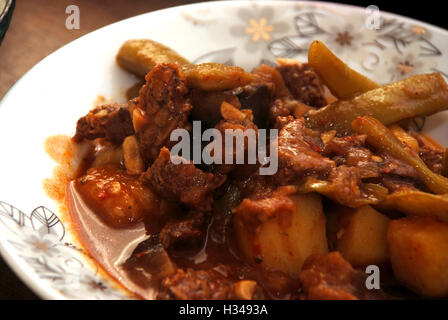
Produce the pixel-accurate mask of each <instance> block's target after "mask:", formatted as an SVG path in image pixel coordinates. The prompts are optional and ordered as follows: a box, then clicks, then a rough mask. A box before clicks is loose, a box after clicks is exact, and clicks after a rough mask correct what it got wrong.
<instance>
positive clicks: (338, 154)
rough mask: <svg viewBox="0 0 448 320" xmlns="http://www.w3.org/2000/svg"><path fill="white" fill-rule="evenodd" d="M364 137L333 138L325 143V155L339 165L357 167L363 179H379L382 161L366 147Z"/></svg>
mask: <svg viewBox="0 0 448 320" xmlns="http://www.w3.org/2000/svg"><path fill="white" fill-rule="evenodd" d="M364 142H365V137H364V136H347V137H343V138H338V137H335V136H334V137H333V138H332V139H331V140H329V141H327V143H325V147H324V150H323V154H324V155H326V156H328V157H330V158H331V159H333V160H335V162H336V164H337V165H347V166H350V167H356V168H357V169H358V170H359V173H360V176H361V179H367V178H378V177H379V176H380V162H382V159H381V158H380V157H377V156H375V155H373V153H372V152H371V151H370V150H369V149H368V148H366V147H365V146H364Z"/></svg>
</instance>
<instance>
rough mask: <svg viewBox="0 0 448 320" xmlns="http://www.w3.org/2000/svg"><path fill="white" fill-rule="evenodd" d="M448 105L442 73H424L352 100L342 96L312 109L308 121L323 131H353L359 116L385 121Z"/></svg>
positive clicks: (387, 123) (310, 125) (429, 111)
mask: <svg viewBox="0 0 448 320" xmlns="http://www.w3.org/2000/svg"><path fill="white" fill-rule="evenodd" d="M447 108H448V85H447V84H446V82H445V80H443V78H442V76H441V75H440V74H439V73H431V74H422V75H417V76H413V77H409V78H406V79H404V80H401V81H397V82H394V83H391V84H388V85H386V86H384V87H381V88H378V89H373V90H370V91H367V92H365V93H363V94H361V95H359V96H357V97H355V98H353V99H351V100H339V101H336V102H334V103H332V104H329V105H327V106H326V107H324V108H321V109H319V110H316V111H313V112H310V113H309V114H308V116H307V119H306V124H307V126H308V127H310V128H312V129H317V130H321V131H330V130H336V132H337V133H338V135H340V136H341V135H347V134H350V133H351V132H352V128H351V126H350V124H351V123H352V121H353V120H355V119H356V117H361V116H372V117H374V118H376V119H378V120H379V121H380V122H381V123H383V124H384V125H390V124H393V123H395V122H397V121H400V120H402V119H406V118H412V117H416V116H427V115H431V114H433V113H436V112H439V111H442V110H445V109H447Z"/></svg>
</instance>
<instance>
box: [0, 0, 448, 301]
mask: <svg viewBox="0 0 448 320" xmlns="http://www.w3.org/2000/svg"><path fill="white" fill-rule="evenodd" d="M369 17H372V16H371V15H370V16H369V15H368V14H367V13H366V12H365V9H364V8H356V7H350V6H343V5H333V4H329V3H318V2H313V3H309V2H308V3H304V2H286V1H285V2H284V1H263V2H258V3H254V2H245V1H231V2H227V1H222V2H207V3H199V4H194V5H188V6H181V7H175V8H170V9H166V10H161V11H156V12H151V13H147V14H143V15H140V16H137V17H134V18H130V19H127V20H124V21H121V22H118V23H115V24H112V25H110V26H107V27H104V28H102V29H99V30H97V31H95V32H92V33H90V34H88V35H86V36H84V37H82V38H80V39H78V40H76V41H73V42H72V43H70V44H68V45H66V46H65V47H63V48H61V49H59V50H57V51H56V52H55V53H53V54H51V55H50V56H48V57H47V58H45V59H44V60H42V61H41V62H40V63H38V64H37V65H36V66H35V67H34V68H32V69H31V70H30V71H29V72H28V73H27V74H26V75H25V76H24V77H23V78H22V79H20V81H18V82H17V83H16V84H15V85H14V87H13V88H12V89H11V90H10V91H9V92H8V94H7V95H6V96H5V97H4V99H3V100H2V101H1V104H0V200H1V201H2V202H0V251H1V254H2V256H3V257H4V258H5V260H6V261H7V262H8V264H9V265H10V266H11V268H12V269H13V270H14V271H15V272H16V273H17V274H18V276H19V277H20V278H21V279H22V280H23V281H24V282H25V283H26V284H27V285H28V286H29V287H31V288H32V289H33V290H34V291H35V292H36V293H37V294H38V295H39V296H41V297H42V298H47V299H65V298H69V299H70V298H77V299H83V298H86V299H101V298H108V299H110V298H127V297H128V296H127V295H126V294H125V293H124V292H123V291H121V290H119V289H116V288H115V286H114V284H113V283H112V282H111V281H110V280H108V279H105V278H104V277H100V276H99V274H98V268H96V267H95V265H94V264H92V263H90V262H89V261H88V259H87V257H86V255H85V254H84V253H83V251H82V249H80V248H78V247H76V246H75V245H73V243H76V242H73V238H72V236H73V234H72V232H71V231H70V228H69V227H68V225H67V223H66V224H65V225H64V224H63V223H62V222H61V221H60V220H59V219H58V218H57V216H60V212H58V205H57V203H55V202H54V201H53V200H51V199H50V198H48V197H47V195H46V194H45V192H44V191H43V189H42V181H43V180H44V179H45V178H47V177H50V176H51V174H52V169H53V167H54V166H55V163H54V162H53V161H52V160H51V158H50V157H49V156H48V155H47V154H46V153H45V152H44V141H45V139H46V138H47V137H49V136H51V135H54V134H58V133H60V134H68V135H72V134H73V133H74V129H75V123H76V120H77V119H78V118H79V117H81V116H82V115H84V114H85V113H87V112H88V111H89V109H91V108H92V107H93V103H94V101H95V100H96V98H97V96H98V95H99V94H101V95H103V96H105V97H106V98H107V99H110V100H115V101H119V102H123V101H124V100H125V91H126V89H127V88H129V87H130V86H131V85H132V84H133V83H134V82H135V78H134V77H133V76H132V75H130V74H129V73H127V72H125V71H123V70H121V69H120V68H119V67H117V65H116V63H115V54H116V52H117V51H118V49H119V47H120V45H121V44H122V43H123V42H124V41H125V40H127V39H131V38H150V39H154V40H156V41H159V42H162V43H164V44H166V45H168V46H170V47H172V48H173V49H175V50H176V51H178V52H179V53H181V54H182V55H183V56H185V57H186V58H188V59H190V60H191V61H207V60H209V61H216V62H223V63H232V64H236V65H240V66H243V67H245V68H246V69H250V68H252V67H254V66H256V65H258V64H259V63H261V62H264V63H270V62H272V61H274V60H275V57H276V56H284V57H291V58H297V59H300V60H303V61H304V60H306V50H307V48H308V45H309V44H310V43H311V41H312V40H314V39H320V40H323V41H325V43H326V44H327V45H328V46H329V47H330V49H332V50H334V51H335V52H336V53H337V54H338V55H339V56H341V57H342V58H343V59H344V60H345V61H347V62H348V63H349V65H350V66H352V67H353V68H355V69H357V70H359V71H360V72H362V73H364V74H366V75H368V76H369V77H371V78H373V79H374V80H376V81H378V82H380V83H386V82H390V81H391V80H397V79H400V78H402V77H404V76H408V75H411V74H418V73H426V72H434V71H439V72H441V73H442V74H443V75H444V76H445V77H447V74H448V59H447V58H446V56H447V54H448V52H447V51H448V32H446V31H444V30H442V29H440V28H436V27H434V26H431V25H428V24H426V23H422V22H419V21H416V20H412V19H408V18H404V17H400V16H397V15H392V14H387V13H382V12H381V23H382V26H381V29H379V30H369V29H367V28H366V25H365V22H366V19H368V18H369ZM446 120H447V114H446V113H444V114H438V115H436V116H434V117H431V118H430V119H428V120H427V122H426V125H425V130H427V131H429V132H430V133H431V134H432V135H433V136H434V137H435V138H436V139H438V140H439V141H441V142H442V143H444V144H447V142H448V138H447V135H446V133H447V131H448V125H447V122H446Z"/></svg>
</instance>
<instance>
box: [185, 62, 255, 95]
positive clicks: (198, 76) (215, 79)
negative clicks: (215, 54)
mask: <svg viewBox="0 0 448 320" xmlns="http://www.w3.org/2000/svg"><path fill="white" fill-rule="evenodd" d="M183 71H184V73H185V77H186V78H187V86H188V87H190V88H196V89H200V90H204V91H217V90H227V89H233V88H236V87H241V86H245V85H246V84H249V83H250V82H251V81H252V78H253V75H252V74H250V73H247V72H246V71H244V70H243V69H242V68H240V67H233V66H227V65H225V64H219V63H211V62H210V63H201V64H197V65H192V64H190V65H185V66H184V68H183Z"/></svg>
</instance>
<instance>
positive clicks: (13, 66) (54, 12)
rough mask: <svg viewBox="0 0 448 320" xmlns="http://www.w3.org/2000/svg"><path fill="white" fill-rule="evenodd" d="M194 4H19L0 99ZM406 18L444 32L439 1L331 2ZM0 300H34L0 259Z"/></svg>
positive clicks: (1, 71) (72, 0) (0, 77)
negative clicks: (80, 50) (70, 49)
mask: <svg viewBox="0 0 448 320" xmlns="http://www.w3.org/2000/svg"><path fill="white" fill-rule="evenodd" d="M192 2H197V1H181V0H130V1H129V0H58V1H55V0H18V1H17V4H16V9H15V12H14V16H13V20H12V23H11V26H10V29H9V31H8V33H7V34H6V37H5V40H4V42H3V44H2V46H0V99H1V98H2V97H3V96H4V94H5V93H6V92H7V91H8V90H9V88H10V87H11V86H12V85H13V84H14V83H15V82H16V81H17V80H18V79H19V78H20V77H21V76H22V75H23V74H24V73H25V72H26V71H27V70H28V69H30V68H31V67H32V66H33V65H34V64H36V63H37V62H39V61H40V60H42V59H43V58H44V57H46V56H47V55H48V54H50V53H51V52H53V51H55V50H56V49H58V48H60V47H61V46H63V45H64V44H66V43H68V42H70V41H72V40H74V39H76V38H78V37H80V36H82V35H84V34H86V33H89V32H91V31H93V30H95V29H98V28H100V27H103V26H105V25H108V24H110V23H113V22H116V21H119V20H122V19H125V18H128V17H132V16H135V15H138V14H141V13H145V12H149V11H153V10H158V9H162V8H167V7H172V6H176V5H180V4H187V3H192ZM334 2H341V3H347V4H353V5H357V6H361V7H367V6H368V5H376V6H378V7H379V9H380V10H381V11H389V12H393V13H398V14H401V15H404V16H409V17H412V18H415V19H418V20H422V21H424V22H428V23H431V24H434V25H437V26H439V27H442V28H445V29H448V19H447V17H446V13H445V11H446V10H445V8H444V6H443V5H442V1H437V2H436V1H427V0H426V1H376V0H372V1H350V0H347V1H334ZM70 4H75V5H78V6H79V7H80V9H81V12H82V18H81V29H80V30H67V29H66V28H65V27H61V28H56V27H55V26H57V25H61V24H62V25H64V21H65V18H66V15H65V8H66V7H67V6H68V5H70ZM0 299H37V296H36V295H35V294H34V293H33V292H31V291H30V290H29V289H28V288H27V287H26V286H25V285H23V284H22V282H21V281H20V280H18V278H17V277H16V276H15V275H14V273H13V272H12V271H11V270H10V269H9V267H8V266H7V265H6V264H5V262H4V261H3V259H1V257H0Z"/></svg>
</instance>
